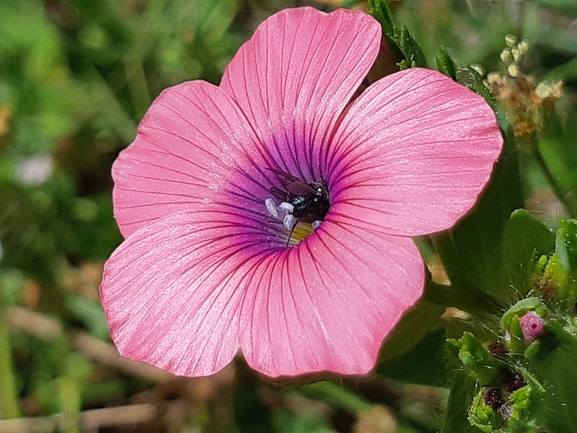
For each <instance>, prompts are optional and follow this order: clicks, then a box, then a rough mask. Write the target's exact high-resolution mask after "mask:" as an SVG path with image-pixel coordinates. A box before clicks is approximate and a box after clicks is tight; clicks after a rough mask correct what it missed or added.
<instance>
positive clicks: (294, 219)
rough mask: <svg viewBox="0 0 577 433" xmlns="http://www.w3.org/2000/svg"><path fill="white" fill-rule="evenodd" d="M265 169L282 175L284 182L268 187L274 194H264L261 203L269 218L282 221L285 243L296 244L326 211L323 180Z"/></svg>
mask: <svg viewBox="0 0 577 433" xmlns="http://www.w3.org/2000/svg"><path fill="white" fill-rule="evenodd" d="M269 170H270V171H272V172H273V173H275V174H276V175H278V176H279V177H281V178H283V180H284V183H285V185H284V189H281V188H278V187H276V186H273V187H271V188H270V189H269V191H270V193H271V195H272V196H273V197H274V198H270V197H269V198H267V199H266V200H265V202H264V204H265V207H266V209H267V211H268V213H269V214H270V217H272V221H273V222H277V223H280V222H282V228H283V229H284V230H281V231H282V232H283V234H284V235H286V237H287V246H289V245H297V244H298V243H300V242H301V241H302V240H303V239H304V238H306V237H307V236H309V235H310V234H311V233H312V232H313V231H314V230H316V229H317V228H318V227H319V226H320V225H321V223H322V222H323V221H324V219H325V217H326V216H327V213H328V212H329V209H330V207H331V203H330V199H329V191H328V187H327V184H326V182H325V181H324V180H322V181H320V182H316V181H315V182H306V181H305V180H303V179H301V178H299V177H297V176H293V175H292V174H290V173H286V172H284V171H281V170H276V169H270V168H269Z"/></svg>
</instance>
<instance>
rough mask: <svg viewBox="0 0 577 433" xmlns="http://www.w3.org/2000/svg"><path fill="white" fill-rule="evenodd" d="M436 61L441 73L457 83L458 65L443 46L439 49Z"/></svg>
mask: <svg viewBox="0 0 577 433" xmlns="http://www.w3.org/2000/svg"><path fill="white" fill-rule="evenodd" d="M435 61H436V62H437V69H438V70H439V72H442V73H443V74H445V75H446V76H447V77H449V78H452V79H453V80H455V81H457V65H456V64H455V61H454V60H453V59H452V58H451V56H450V55H449V52H448V51H447V49H446V48H445V47H444V46H442V45H441V46H440V47H439V51H438V52H437V57H435Z"/></svg>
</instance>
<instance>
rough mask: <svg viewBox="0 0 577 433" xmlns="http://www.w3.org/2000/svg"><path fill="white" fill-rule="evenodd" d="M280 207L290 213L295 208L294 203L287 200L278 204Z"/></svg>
mask: <svg viewBox="0 0 577 433" xmlns="http://www.w3.org/2000/svg"><path fill="white" fill-rule="evenodd" d="M278 207H279V209H281V210H284V211H286V212H288V213H291V212H292V211H293V210H294V209H295V207H294V206H293V205H292V204H290V203H288V202H286V201H283V202H282V203H281V204H279V205H278Z"/></svg>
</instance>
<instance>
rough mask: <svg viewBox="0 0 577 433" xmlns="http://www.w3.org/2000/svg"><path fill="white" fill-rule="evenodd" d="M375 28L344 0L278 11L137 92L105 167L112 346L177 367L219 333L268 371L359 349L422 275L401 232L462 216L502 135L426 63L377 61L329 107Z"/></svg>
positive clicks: (355, 75)
mask: <svg viewBox="0 0 577 433" xmlns="http://www.w3.org/2000/svg"><path fill="white" fill-rule="evenodd" d="M380 41H381V30H380V26H379V24H378V23H377V22H376V21H375V20H374V19H373V18H371V17H370V16H368V15H366V14H364V13H361V12H355V11H348V10H339V11H337V12H334V13H331V14H325V13H321V12H318V11H316V10H314V9H311V8H299V9H290V10H285V11H283V12H280V13H278V14H276V15H274V16H272V17H270V18H269V19H268V20H266V21H265V22H264V23H263V24H262V25H261V26H260V27H259V28H258V29H257V30H256V32H255V34H254V36H253V37H252V38H251V39H250V40H249V41H248V42H246V43H245V44H244V45H243V46H242V47H241V48H240V50H239V51H238V53H237V54H236V56H235V57H234V58H233V59H232V61H231V62H230V64H229V66H228V68H227V69H226V71H225V74H224V77H223V79H222V82H221V84H220V86H218V87H217V86H214V85H211V84H208V83H206V82H203V81H192V82H186V83H182V84H180V85H178V86H175V87H172V88H170V89H167V90H165V91H164V92H163V93H162V94H161V95H160V96H159V97H158V99H156V101H154V103H153V104H152V106H151V108H150V110H149V111H148V113H147V114H146V116H145V118H144V120H143V121H142V123H141V125H140V127H139V130H138V136H137V137H136V140H135V141H134V143H132V144H131V145H130V146H129V147H128V148H127V149H126V150H124V151H123V152H122V153H121V155H120V156H119V158H118V160H117V161H116V163H115V164H114V168H113V177H114V181H115V188H114V210H115V216H116V219H117V221H118V224H119V226H120V230H121V231H122V233H123V235H124V236H125V237H126V240H125V241H124V243H123V244H122V245H121V246H120V247H119V248H118V249H117V250H116V251H115V252H114V253H113V254H112V256H111V257H110V259H109V260H108V262H107V264H106V268H105V271H104V278H103V282H102V286H101V295H102V301H103V304H104V308H105V310H106V314H107V318H108V322H109V324H110V329H111V334H112V338H113V340H114V342H115V344H116V346H117V348H118V350H119V351H120V353H121V354H122V355H123V356H126V357H128V358H132V359H135V360H140V361H144V362H147V363H149V364H153V365H156V366H158V367H161V368H163V369H166V370H168V371H170V372H172V373H174V374H177V375H184V376H199V375H209V374H212V373H215V372H217V371H219V370H220V369H222V368H223V367H224V366H226V365H227V364H228V363H229V362H230V361H231V360H232V358H233V357H234V356H235V354H237V352H239V350H240V351H242V353H243V355H244V357H245V359H246V361H247V362H248V364H249V365H250V366H252V367H253V368H254V369H256V370H258V371H260V372H262V373H264V374H266V375H268V376H271V377H277V376H293V375H300V374H304V373H311V372H320V371H330V372H335V373H342V374H363V373H366V372H368V371H369V370H371V369H372V368H373V367H374V365H375V362H376V359H377V356H378V352H379V348H380V345H381V343H382V341H383V339H384V338H385V337H386V336H387V335H388V334H389V333H390V331H391V329H392V328H393V327H394V325H395V324H396V323H397V322H398V320H399V318H400V317H401V315H402V314H403V313H404V312H405V311H407V309H408V308H410V307H411V306H412V305H413V304H414V303H415V302H416V301H417V300H418V299H419V297H420V296H421V294H422V291H423V284H424V265H423V262H422V259H421V257H420V255H419V251H418V250H417V248H416V247H415V245H414V243H413V241H412V240H411V238H410V237H411V236H418V235H423V234H428V233H432V232H437V231H441V230H445V229H447V228H449V227H451V226H452V225H453V224H454V223H455V222H456V221H457V220H458V219H459V218H460V217H461V216H463V215H464V214H465V213H466V212H467V211H468V210H469V209H470V208H471V207H472V206H473V204H474V203H475V201H476V199H477V197H478V195H479V193H480V192H481V190H482V189H483V187H484V185H485V184H486V183H487V181H488V179H489V176H490V174H491V171H492V168H493V165H494V163H495V160H496V159H497V158H498V156H499V153H500V151H501V147H502V138H501V134H500V132H499V129H498V127H497V124H496V120H495V116H494V114H493V112H492V110H491V109H490V108H489V106H488V105H487V104H486V103H485V102H484V101H483V99H482V98H481V97H479V96H477V95H476V94H474V93H473V92H471V91H469V90H467V89H466V88H464V87H462V86H460V85H458V84H456V83H454V82H453V81H451V80H450V79H448V78H447V77H445V76H443V75H441V74H440V73H437V72H434V71H430V70H425V69H411V70H406V71H403V72H398V73H395V74H393V75H389V76H387V77H385V78H383V79H381V80H379V81H378V82H376V83H374V84H373V85H372V86H371V87H369V88H368V89H367V90H366V91H365V92H364V93H363V94H361V96H360V97H358V98H357V99H356V100H355V101H353V102H352V103H351V104H350V105H349V102H350V99H351V97H352V95H353V94H354V92H355V90H356V89H357V88H358V86H359V84H360V83H361V81H362V80H363V77H365V76H366V74H367V72H368V70H369V68H370V67H371V65H372V63H373V61H374V59H375V57H376V56H377V53H378V50H379V46H380ZM271 169H272V170H271ZM278 170H280V171H282V172H285V173H288V174H290V176H289V175H285V177H288V179H285V178H283V175H282V174H279V172H278ZM291 176H294V177H298V178H299V179H302V182H299V181H296V180H295V178H293V177H291ZM307 184H309V185H307ZM271 188H273V189H272V190H271ZM287 190H291V191H292V192H291V193H290V194H289V193H288V192H287ZM279 191H280V192H279ZM311 191H312V192H311ZM313 199H318V200H320V203H316V204H313V203H312V201H313ZM299 200H309V202H307V203H308V205H307V206H305V212H304V216H301V217H300V218H299V217H298V212H297V207H298V206H300V205H299V204H298V203H297V202H298V201H299ZM329 202H330V210H328V213H326V210H323V203H324V204H327V206H328V203H329ZM290 205H294V206H293V209H291V206H290ZM314 206H317V207H316V208H315V207H314ZM311 209H313V210H314V211H313V210H311ZM307 211H308V213H307ZM325 213H326V215H325ZM295 222H297V223H299V224H298V226H297V228H295V226H294V223H295ZM313 228H315V229H314V231H313V232H312V233H311V234H310V235H309V236H308V237H306V238H304V237H305V235H306V234H307V233H310V232H311V231H312V230H313ZM289 229H290V230H289ZM291 231H292V232H293V233H292V236H291V239H289V234H290V232H291ZM302 238H304V240H302V242H300V243H299V244H298V245H294V244H296V243H297V241H298V240H301V239H302ZM287 244H290V245H287Z"/></svg>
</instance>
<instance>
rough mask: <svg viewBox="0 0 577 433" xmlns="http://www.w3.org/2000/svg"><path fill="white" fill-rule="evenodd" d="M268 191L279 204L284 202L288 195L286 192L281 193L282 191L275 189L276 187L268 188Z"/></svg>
mask: <svg viewBox="0 0 577 433" xmlns="http://www.w3.org/2000/svg"><path fill="white" fill-rule="evenodd" d="M269 191H270V193H271V194H272V196H273V197H274V198H276V199H277V200H278V201H279V202H280V203H282V202H283V201H286V199H287V196H288V193H287V192H286V191H283V190H282V189H280V188H277V187H276V186H271V187H270V188H269Z"/></svg>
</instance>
